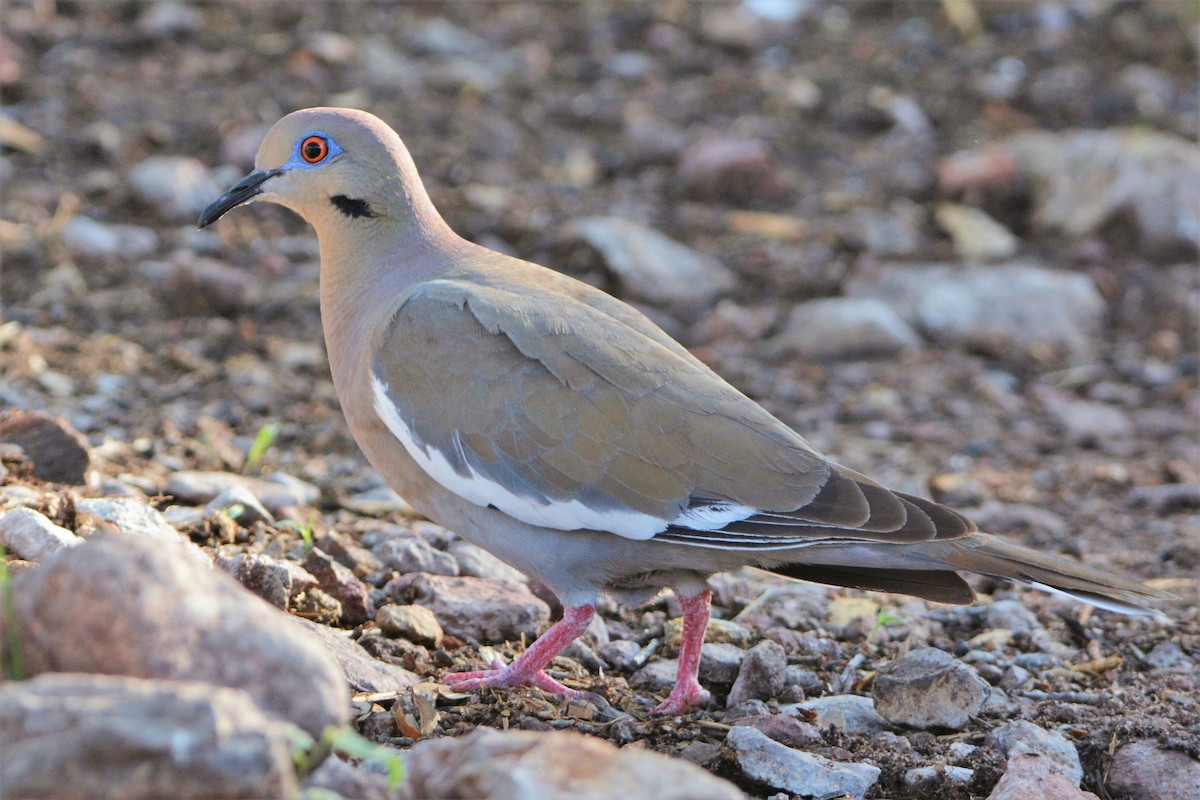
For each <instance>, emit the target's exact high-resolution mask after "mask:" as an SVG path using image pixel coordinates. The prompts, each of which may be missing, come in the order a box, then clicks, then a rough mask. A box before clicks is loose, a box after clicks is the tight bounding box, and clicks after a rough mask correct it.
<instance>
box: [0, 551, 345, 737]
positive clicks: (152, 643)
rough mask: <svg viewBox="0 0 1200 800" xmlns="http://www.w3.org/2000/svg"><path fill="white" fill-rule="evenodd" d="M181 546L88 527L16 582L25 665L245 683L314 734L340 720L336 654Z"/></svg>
mask: <svg viewBox="0 0 1200 800" xmlns="http://www.w3.org/2000/svg"><path fill="white" fill-rule="evenodd" d="M187 552H188V551H187V550H186V549H185V548H184V547H182V546H181V545H179V544H173V543H169V542H163V541H159V540H157V539H152V538H148V537H145V536H136V535H129V534H118V533H97V534H94V535H92V536H91V537H90V538H89V539H88V541H87V542H86V543H85V544H83V545H81V546H79V547H72V548H69V549H67V550H64V551H63V552H61V553H59V554H58V555H56V556H52V557H50V558H48V559H46V560H45V561H44V562H43V563H42V565H41V566H40V568H38V569H36V570H30V571H26V572H23V573H22V574H20V575H18V576H17V577H16V578H15V579H14V580H13V598H14V601H15V602H14V606H15V608H14V613H15V620H16V625H17V629H18V630H19V631H20V634H21V651H22V652H21V654H22V657H23V659H24V662H25V668H26V670H27V672H28V673H29V674H31V675H37V674H40V673H42V672H47V671H59V672H99V673H104V674H110V675H129V676H132V677H139V678H164V679H172V680H195V681H203V682H206V683H212V684H215V685H217V686H230V687H235V688H239V689H243V690H244V691H246V692H247V693H248V694H249V695H250V696H251V697H253V698H254V701H255V703H257V704H258V706H259V707H260V708H262V709H263V710H264V711H266V712H267V713H269V714H274V715H276V716H279V717H282V718H284V719H287V720H290V721H292V722H294V723H295V724H296V725H299V726H300V727H301V728H303V729H304V730H306V731H308V732H309V733H311V734H312V735H314V736H320V734H321V731H322V730H324V729H325V727H326V726H328V725H342V724H345V723H346V722H347V712H348V707H347V703H346V697H347V689H346V685H345V683H344V681H343V680H342V678H341V676H340V675H339V674H338V670H337V667H336V665H335V664H334V662H333V660H332V659H331V658H330V657H329V656H328V655H327V654H326V653H324V652H323V651H322V650H321V647H320V645H319V644H318V643H317V642H316V641H314V640H313V639H312V638H311V637H310V636H306V635H304V634H303V633H301V632H299V631H297V630H296V629H295V627H294V624H293V623H290V622H288V620H289V617H288V616H287V615H286V614H282V613H280V612H279V611H277V610H275V609H273V608H271V607H270V606H269V605H267V604H266V603H264V602H263V601H262V600H260V599H259V598H257V597H254V596H253V595H251V594H250V593H249V592H247V591H246V590H245V589H243V588H242V587H241V586H239V585H238V584H237V583H236V582H235V581H234V580H233V579H232V578H230V577H229V576H228V575H226V574H224V573H222V572H220V571H214V570H212V569H209V568H205V567H204V566H202V565H200V564H198V563H197V562H196V561H195V560H193V559H192V558H191V557H190V556H188V555H187Z"/></svg>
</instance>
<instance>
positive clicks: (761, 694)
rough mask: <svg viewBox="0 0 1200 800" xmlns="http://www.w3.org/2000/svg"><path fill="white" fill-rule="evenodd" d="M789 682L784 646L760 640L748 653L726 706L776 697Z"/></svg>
mask: <svg viewBox="0 0 1200 800" xmlns="http://www.w3.org/2000/svg"><path fill="white" fill-rule="evenodd" d="M705 646H706V647H707V646H708V645H705ZM713 646H714V647H718V646H721V645H713ZM727 646H731V645H727ZM786 682H787V654H786V653H785V652H784V650H783V647H782V646H781V645H780V644H778V643H777V642H773V641H771V640H769V639H767V640H764V641H762V642H759V643H758V644H756V645H755V646H754V647H752V648H751V649H750V652H748V653H746V658H745V661H743V662H742V665H741V670H740V671H739V672H738V674H737V680H736V681H735V682H734V684H733V688H732V689H730V690H729V697H728V699H727V701H726V707H731V706H735V705H737V704H738V703H740V702H742V701H744V700H751V699H759V700H766V699H769V698H771V697H774V696H776V695H777V694H779V693H780V692H782V691H783V687H784V686H785V685H786Z"/></svg>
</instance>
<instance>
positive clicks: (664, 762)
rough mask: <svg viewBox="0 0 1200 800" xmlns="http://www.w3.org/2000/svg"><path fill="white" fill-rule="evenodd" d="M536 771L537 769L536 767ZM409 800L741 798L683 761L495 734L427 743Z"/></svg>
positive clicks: (572, 738)
mask: <svg viewBox="0 0 1200 800" xmlns="http://www.w3.org/2000/svg"><path fill="white" fill-rule="evenodd" d="M531 765H535V766H531ZM405 788H406V789H407V791H408V792H409V796H411V797H421V798H426V797H429V798H432V797H470V798H473V800H511V799H512V798H537V800H580V798H587V800H630V798H635V797H653V798H656V800H742V798H744V797H745V796H744V795H743V794H742V792H741V791H740V790H739V789H738V788H737V787H735V786H734V785H733V784H732V783H729V782H728V781H726V780H723V779H721V778H718V777H716V776H714V775H710V774H709V773H708V772H706V771H705V770H704V769H702V768H700V767H698V766H696V765H695V764H691V763H689V762H687V761H684V760H683V759H678V758H671V757H669V756H665V755H661V754H659V753H651V752H649V751H647V750H645V749H642V748H639V747H625V748H622V749H620V750H618V749H617V748H616V747H614V746H613V745H611V744H609V743H608V742H606V741H603V740H601V739H598V738H596V737H594V736H584V735H582V734H578V733H573V732H569V731H555V732H552V733H551V732H534V731H504V732H500V731H496V730H492V729H490V728H482V729H478V730H475V731H472V732H471V733H469V734H468V735H466V736H461V737H445V738H439V739H426V740H422V741H419V742H417V743H416V745H414V746H413V748H412V751H411V754H410V755H409V757H408V769H407V775H406V786H405Z"/></svg>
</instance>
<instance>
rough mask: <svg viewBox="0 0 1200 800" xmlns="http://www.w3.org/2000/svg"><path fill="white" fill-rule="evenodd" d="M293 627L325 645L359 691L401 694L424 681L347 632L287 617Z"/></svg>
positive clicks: (326, 650)
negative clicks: (377, 655) (366, 648)
mask: <svg viewBox="0 0 1200 800" xmlns="http://www.w3.org/2000/svg"><path fill="white" fill-rule="evenodd" d="M288 620H289V625H290V626H299V627H300V628H301V629H302V631H301V632H304V631H307V632H308V633H309V634H311V635H312V636H313V637H315V638H316V639H317V640H318V641H319V642H320V643H321V644H322V645H324V649H325V652H326V654H327V655H329V656H330V657H332V658H333V660H334V661H336V662H337V665H338V668H339V669H340V670H341V673H342V676H343V678H344V679H345V681H346V682H347V683H349V684H350V688H351V689H353V690H354V691H356V692H402V691H404V690H405V689H407V688H408V687H410V686H415V685H416V684H418V683H420V682H421V678H420V677H418V676H417V675H414V674H413V673H411V672H409V671H408V670H406V669H403V668H401V667H397V666H396V665H394V664H389V663H388V662H386V661H380V660H379V659H377V658H375V657H373V656H372V655H371V654H370V653H368V652H367V651H366V650H365V649H364V648H363V646H362V645H360V644H359V643H358V642H356V641H354V640H353V639H351V638H350V637H349V636H348V635H347V633H346V631H339V630H338V629H336V628H331V627H329V626H328V625H320V624H318V623H316V622H312V621H310V620H307V619H304V618H303V617H288Z"/></svg>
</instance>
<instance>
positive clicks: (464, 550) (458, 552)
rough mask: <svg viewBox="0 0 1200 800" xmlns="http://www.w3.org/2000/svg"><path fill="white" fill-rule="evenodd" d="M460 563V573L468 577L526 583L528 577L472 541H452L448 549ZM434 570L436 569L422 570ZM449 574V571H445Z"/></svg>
mask: <svg viewBox="0 0 1200 800" xmlns="http://www.w3.org/2000/svg"><path fill="white" fill-rule="evenodd" d="M446 552H447V553H449V554H450V555H451V556H453V557H454V560H455V562H457V564H458V574H459V575H463V576H465V577H468V578H491V579H493V580H500V581H513V582H516V583H525V581H527V580H528V578H526V577H525V573H524V572H521V570H519V569H517V568H516V567H510V566H509V565H508V564H506V563H504V562H503V561H501V560H500V559H498V558H496V557H495V556H494V555H492V554H491V553H489V552H488V551H487V550H484V549H483V548H482V547H479V546H478V545H473V544H471V543H470V542H464V541H461V540H460V541H457V542H451V543H450V547H449V548H447V550H446ZM422 571H423V572H433V571H434V570H428V569H427V570H422ZM443 574H448V573H443Z"/></svg>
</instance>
